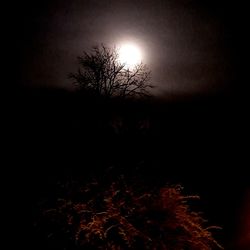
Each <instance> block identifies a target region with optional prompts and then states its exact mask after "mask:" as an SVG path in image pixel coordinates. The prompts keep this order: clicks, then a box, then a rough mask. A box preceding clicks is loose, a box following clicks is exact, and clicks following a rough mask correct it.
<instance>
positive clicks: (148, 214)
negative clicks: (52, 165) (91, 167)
mask: <svg viewBox="0 0 250 250" xmlns="http://www.w3.org/2000/svg"><path fill="white" fill-rule="evenodd" d="M78 191H79V192H78V194H77V196H75V197H74V198H72V197H71V198H67V199H60V200H58V202H57V205H56V208H53V209H50V210H46V212H45V217H46V218H47V219H49V220H50V221H53V223H52V224H59V225H60V227H61V228H60V231H61V232H62V231H63V232H64V235H65V237H69V238H70V239H71V240H72V241H74V245H75V247H76V249H105V250H106V249H112V250H118V249H152V250H156V249H162V250H164V249H167V250H184V249H185V250H210V249H220V248H222V247H221V246H220V245H219V244H218V243H217V242H216V241H215V240H214V238H213V236H212V234H211V232H210V229H211V227H210V228H206V227H204V225H205V224H206V222H205V221H204V220H203V218H202V217H201V215H200V214H199V213H197V212H194V211H191V210H190V207H189V205H188V204H187V201H188V200H190V199H197V198H198V197H197V196H189V197H187V196H183V195H182V188H181V187H180V186H171V187H163V188H161V189H160V190H158V191H152V192H145V191H144V192H143V191H142V190H139V188H135V185H127V184H126V182H125V181H124V180H122V179H119V180H118V181H116V182H113V183H111V185H109V186H108V185H106V188H104V187H100V185H99V183H98V182H91V183H90V184H88V185H85V186H84V187H83V188H81V189H79V190H78ZM50 223H51V222H50ZM57 233H58V232H57ZM50 235H53V232H52V233H51V234H50ZM52 237H53V236H52ZM65 249H66V248H65ZM71 249H72V248H71Z"/></svg>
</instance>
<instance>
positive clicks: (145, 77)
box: [69, 45, 153, 97]
mask: <svg viewBox="0 0 250 250" xmlns="http://www.w3.org/2000/svg"><path fill="white" fill-rule="evenodd" d="M78 62H79V65H80V67H79V69H78V71H77V72H76V73H71V74H70V75H69V78H70V79H73V80H74V84H76V86H78V87H80V88H81V89H84V90H86V91H90V92H93V93H94V94H97V95H102V96H105V97H114V96H117V97H137V96H147V95H149V89H150V88H152V87H153V86H152V85H151V84H150V83H149V80H150V71H148V69H147V67H146V65H145V64H143V63H140V64H138V65H135V66H134V67H133V69H129V68H127V67H126V65H125V64H123V63H121V62H120V61H119V54H118V50H117V49H116V48H108V47H106V46H104V45H102V46H99V47H93V49H92V50H91V52H89V53H88V52H84V53H83V56H79V57H78Z"/></svg>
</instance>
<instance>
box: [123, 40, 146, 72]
mask: <svg viewBox="0 0 250 250" xmlns="http://www.w3.org/2000/svg"><path fill="white" fill-rule="evenodd" d="M119 61H120V62H121V63H124V64H125V67H126V68H133V67H135V66H136V65H137V64H139V63H141V61H142V54H141V51H140V49H139V48H138V47H137V46H136V45H134V44H123V45H122V46H121V48H120V49H119Z"/></svg>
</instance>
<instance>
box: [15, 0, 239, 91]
mask: <svg viewBox="0 0 250 250" xmlns="http://www.w3.org/2000/svg"><path fill="white" fill-rule="evenodd" d="M201 2H202V3H201ZM233 9H234V6H232V5H230V4H229V3H228V4H226V2H224V3H223V2H220V4H219V3H218V2H217V1H198V0H197V1H194V0H175V1H167V0H166V1H160V0H154V1H149V0H140V1H135V0H134V1H118V0H116V1H115V0H109V1H101V0H99V1H98V0H72V1H66V0H61V1H56V0H51V1H36V3H33V4H32V5H31V4H30V3H29V4H28V3H27V4H26V5H25V4H21V3H20V10H19V11H18V8H17V12H19V16H20V18H21V19H20V20H19V22H21V24H19V27H20V29H19V30H18V34H19V35H18V36H19V37H18V41H19V42H20V44H19V49H20V48H21V56H20V66H21V78H20V79H22V83H23V84H28V85H32V86H37V85H39V86H59V87H66V88H69V87H71V84H70V81H69V80H68V79H67V74H68V73H69V72H71V71H75V70H76V69H77V61H76V57H77V56H78V55H81V53H82V51H84V50H87V49H89V48H91V46H93V45H98V44H100V43H104V44H106V45H108V46H109V45H110V46H112V45H119V44H121V43H123V42H124V43H126V42H134V43H136V44H137V45H138V46H139V47H140V48H141V49H142V51H143V54H144V62H145V63H146V64H147V65H148V66H149V68H150V69H151V71H152V82H153V83H154V84H155V85H157V88H156V90H157V91H158V92H159V93H161V94H163V93H166V94H182V93H188V94H189V93H190V94H194V93H197V92H198V93H199V92H203V93H206V92H218V91H221V90H223V91H225V90H228V89H229V87H230V86H231V83H232V82H233V81H234V77H235V74H236V73H235V64H234V60H235V54H234V52H235V51H234V46H235V45H234V42H235V38H234V35H235V34H234V32H235V30H234V29H235V27H234V25H233V24H234V22H233V21H232V19H233V18H232V16H231V15H232V13H233V12H232V11H233Z"/></svg>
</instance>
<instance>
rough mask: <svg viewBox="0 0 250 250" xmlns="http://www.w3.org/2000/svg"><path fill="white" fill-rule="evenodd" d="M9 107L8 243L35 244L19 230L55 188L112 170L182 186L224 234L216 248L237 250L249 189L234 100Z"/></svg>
mask: <svg viewBox="0 0 250 250" xmlns="http://www.w3.org/2000/svg"><path fill="white" fill-rule="evenodd" d="M11 98H13V99H14V101H13V102H12V99H11ZM11 98H10V99H9V102H10V103H11V102H12V103H15V105H13V109H11V112H8V121H9V122H10V123H9V125H8V130H7V132H6V135H7V138H8V140H7V148H8V152H10V154H9V155H8V156H7V159H8V161H6V169H8V170H7V176H6V177H4V179H5V180H4V181H7V183H6V184H5V190H6V191H7V192H6V193H8V192H11V195H7V197H8V198H7V199H10V201H11V203H10V204H13V205H12V209H13V211H12V210H10V211H11V213H12V216H11V218H14V222H13V224H12V223H9V224H10V227H11V228H12V230H11V231H10V232H12V231H13V232H14V235H15V234H17V235H18V236H20V235H22V234H23V233H24V232H25V233H24V235H25V236H24V237H22V240H25V241H27V240H28V242H29V243H31V242H32V241H31V238H32V239H34V238H33V237H32V234H29V233H28V232H27V233H26V231H25V230H24V225H25V226H26V224H27V225H28V223H30V224H29V225H30V226H31V225H32V216H33V214H34V213H35V212H36V210H37V207H38V204H39V201H40V200H42V199H50V198H51V197H54V195H55V194H54V192H55V190H56V186H57V184H58V182H65V181H66V180H70V179H77V180H79V179H81V178H82V179H85V177H86V178H87V177H88V176H91V175H92V174H97V175H100V176H101V175H102V174H103V173H104V170H105V169H106V168H109V167H113V168H115V169H117V172H119V173H123V174H124V173H125V174H127V175H131V176H138V178H139V179H143V180H146V182H148V183H151V184H153V185H161V184H162V185H164V184H166V183H180V184H182V185H183V186H184V188H185V192H186V193H187V194H198V195H200V196H201V201H200V203H199V206H198V208H199V209H200V210H201V211H203V212H204V214H205V218H208V220H209V224H211V225H219V226H221V227H223V231H222V232H217V233H216V236H217V239H219V241H220V242H221V243H222V244H223V245H224V246H225V249H239V247H236V246H235V244H236V241H237V240H238V238H237V236H238V233H239V231H238V230H240V228H241V226H242V225H241V224H240V217H241V211H242V207H243V205H244V204H243V201H244V200H246V192H247V190H248V189H249V188H250V183H249V178H248V174H247V173H248V164H247V163H249V159H248V157H249V156H248V155H247V153H248V146H247V145H248V143H247V142H248V140H249V121H248V120H247V112H246V111H247V108H246V106H245V105H246V104H244V103H243V101H242V100H241V99H240V98H238V99H237V98H236V97H234V98H232V96H224V97H222V96H218V97H213V98H212V97H207V98H204V97H202V98H196V99H186V100H185V101H184V100H182V101H176V102H171V103H167V102H166V101H160V100H150V101H136V102H135V101H127V102H121V101H117V100H113V101H106V100H99V99H97V100H93V99H88V98H86V97H84V96H81V94H77V93H73V92H67V91H64V90H52V89H49V90H48V89H37V90H35V89H19V90H18V91H17V92H16V94H13V95H12V96H11ZM20 219H21V221H20V222H19V220H20ZM15 221H18V223H17V225H18V228H19V229H14V228H15V227H16V225H15ZM27 222H28V223H27ZM30 228H32V226H31V227H30ZM15 237H16V236H15ZM15 237H14V238H15ZM34 243H35V246H36V245H37V244H39V243H37V242H34ZM18 244H21V243H18ZM246 249H247V248H246Z"/></svg>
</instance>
